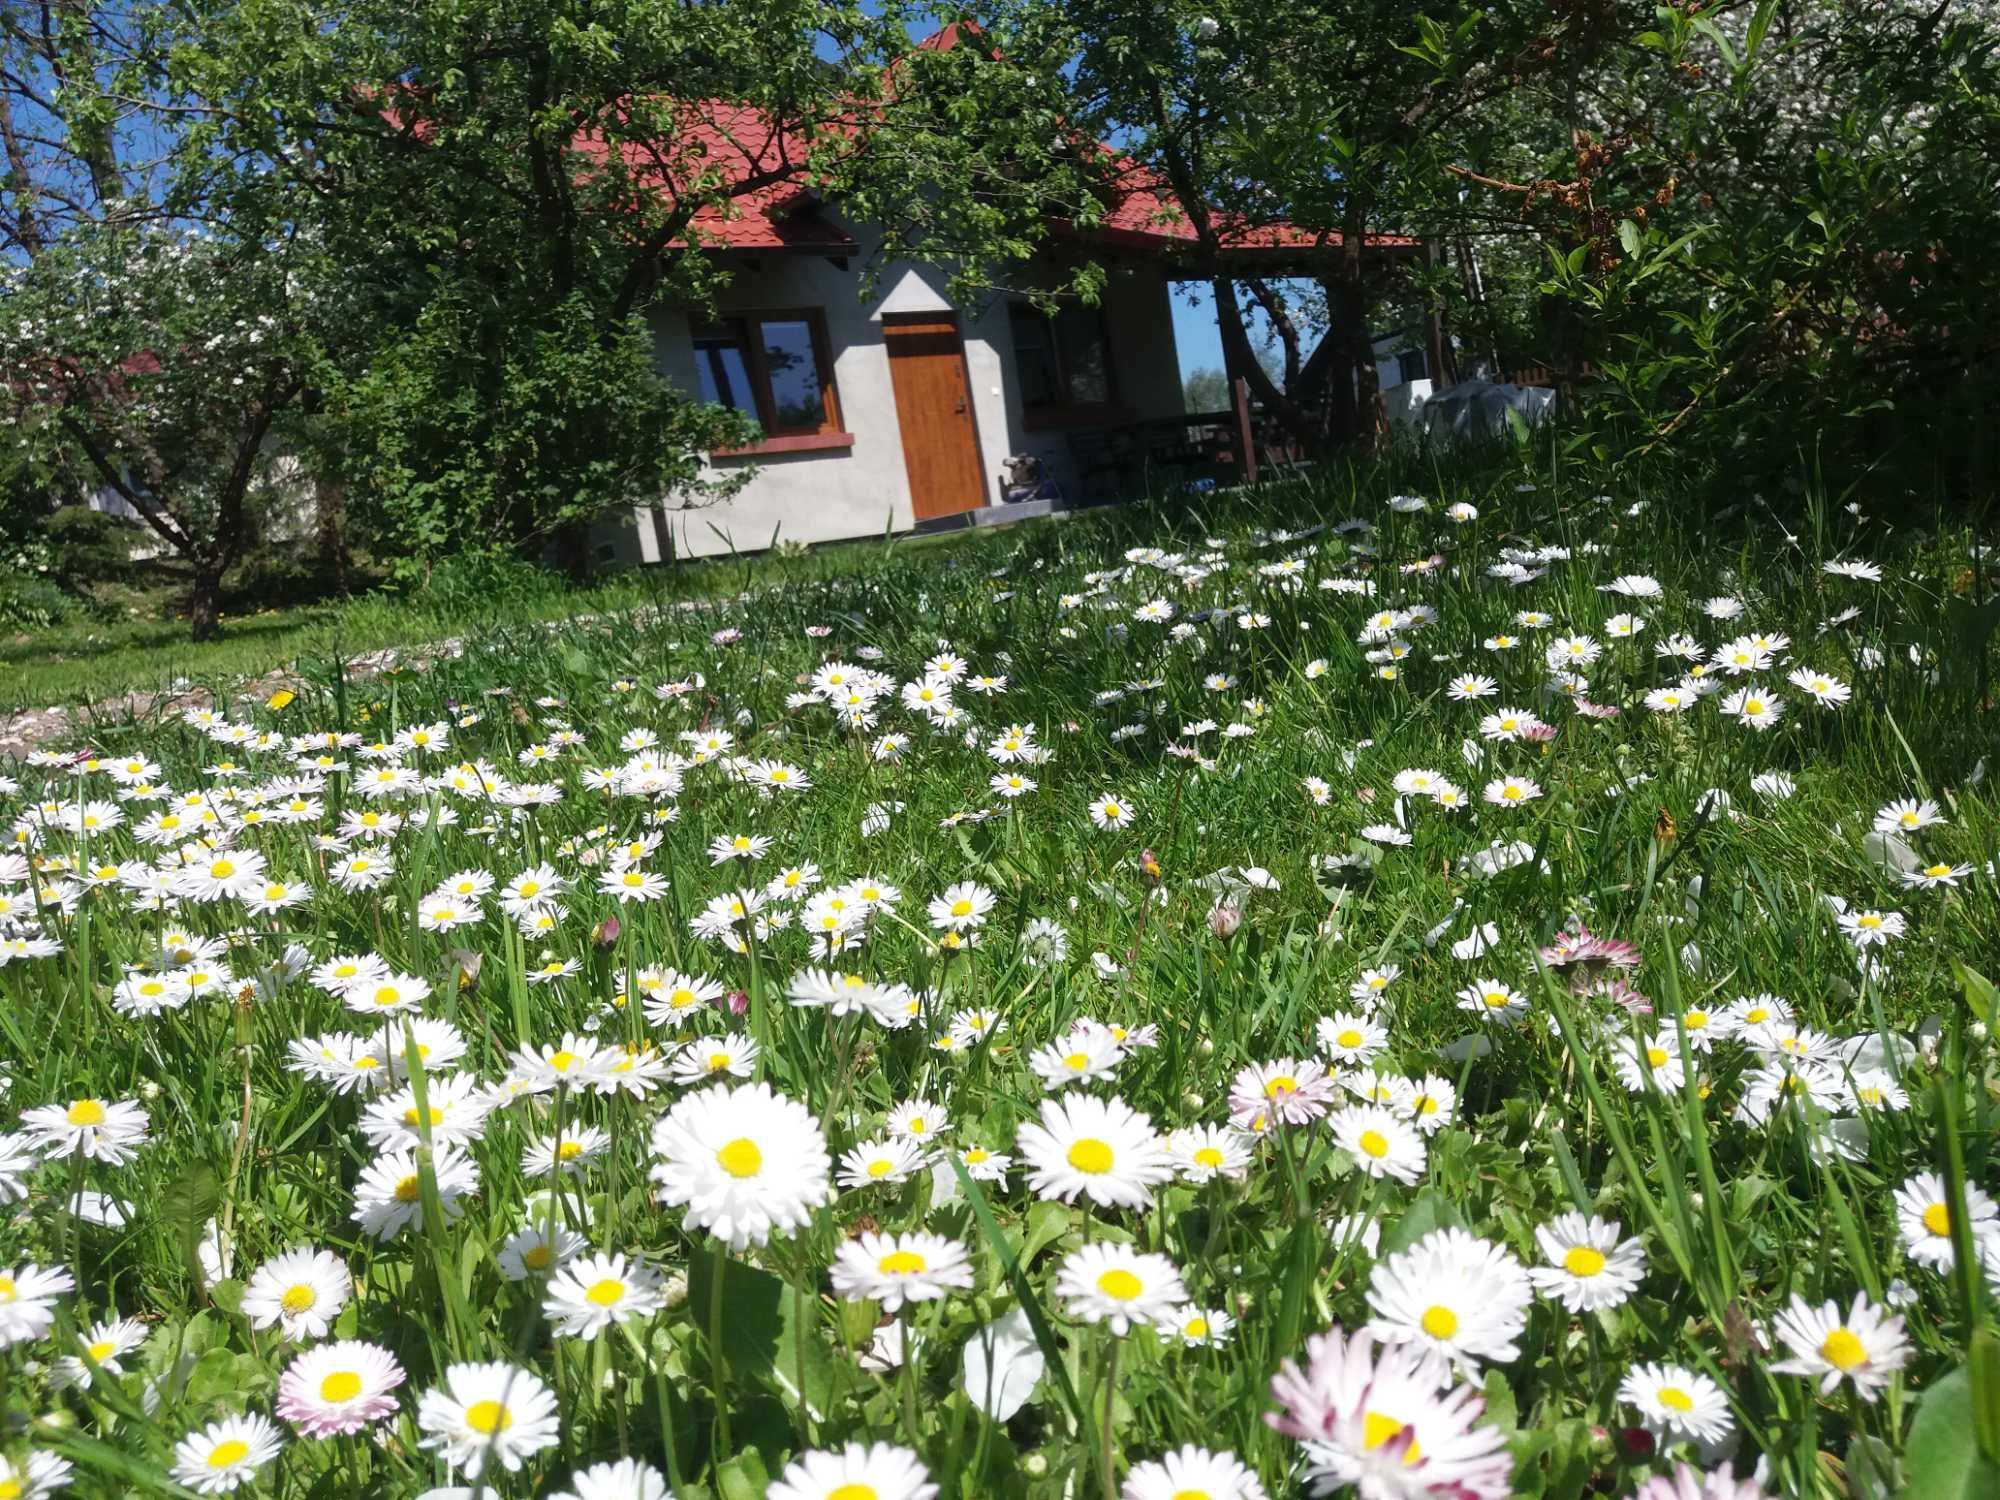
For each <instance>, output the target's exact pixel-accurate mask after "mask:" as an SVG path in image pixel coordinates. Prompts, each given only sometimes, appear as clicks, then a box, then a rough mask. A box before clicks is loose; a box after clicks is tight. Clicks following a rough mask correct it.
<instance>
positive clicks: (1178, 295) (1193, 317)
mask: <svg viewBox="0 0 2000 1500" xmlns="http://www.w3.org/2000/svg"><path fill="white" fill-rule="evenodd" d="M1189 293H1193V294H1194V297H1195V299H1196V300H1195V303H1194V305H1193V306H1190V305H1189V301H1188V296H1189ZM1174 348H1175V349H1176V350H1177V351H1178V352H1179V354H1180V357H1181V379H1182V380H1186V379H1187V378H1188V376H1189V375H1191V374H1193V373H1194V372H1195V371H1196V370H1204V369H1206V370H1219V369H1221V368H1222V332H1221V330H1220V329H1218V328H1217V327H1216V326H1215V303H1214V301H1213V299H1212V298H1210V296H1209V294H1208V288H1207V287H1205V286H1198V285H1196V284H1195V283H1193V282H1182V283H1180V284H1179V285H1178V286H1176V287H1175V288H1174Z"/></svg>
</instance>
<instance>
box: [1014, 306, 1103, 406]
mask: <svg viewBox="0 0 2000 1500" xmlns="http://www.w3.org/2000/svg"><path fill="white" fill-rule="evenodd" d="M1007 312H1008V320H1009V322H1010V323H1011V325H1012V328H1013V339H1014V370H1015V374H1016V377H1017V378H1018V380H1019V381H1020V384H1021V405H1022V407H1023V408H1024V409H1025V410H1027V411H1029V412H1035V411H1043V412H1047V411H1052V410H1058V409H1062V408H1071V409H1076V408H1091V407H1107V406H1110V405H1111V404H1112V399H1113V397H1114V395H1115V391H1114V388H1113V383H1112V379H1111V359H1110V341H1109V340H1108V339H1107V338H1106V337H1105V327H1104V311H1103V309H1102V308H1096V307H1085V306H1084V305H1083V304H1081V303H1065V304H1064V305H1063V306H1061V307H1059V308H1057V309H1056V311H1055V314H1054V315H1053V316H1050V315H1049V314H1046V313H1043V312H1041V311H1040V310H1039V309H1037V308H1035V307H1033V306H1031V305H1029V304H1028V303H1026V302H1016V303H1014V304H1012V305H1011V306H1010V307H1009V308H1008V310H1007Z"/></svg>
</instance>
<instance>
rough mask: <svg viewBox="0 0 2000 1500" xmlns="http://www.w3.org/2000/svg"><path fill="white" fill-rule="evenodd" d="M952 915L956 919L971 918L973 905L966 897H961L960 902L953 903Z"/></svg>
mask: <svg viewBox="0 0 2000 1500" xmlns="http://www.w3.org/2000/svg"><path fill="white" fill-rule="evenodd" d="M951 914H952V915H953V916H954V917H969V916H971V915H972V903H971V902H970V901H967V900H966V899H965V898H964V897H962V896H961V897H960V898H959V899H958V900H956V901H954V902H952V903H951Z"/></svg>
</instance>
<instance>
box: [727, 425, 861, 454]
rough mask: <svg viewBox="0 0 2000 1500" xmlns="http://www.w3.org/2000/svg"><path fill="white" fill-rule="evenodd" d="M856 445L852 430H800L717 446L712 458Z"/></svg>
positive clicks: (838, 448)
mask: <svg viewBox="0 0 2000 1500" xmlns="http://www.w3.org/2000/svg"><path fill="white" fill-rule="evenodd" d="M853 446H854V434H853V433H851V432H800V433H794V434H793V435H792V436H790V437H768V438H765V439H763V440H762V441H761V442H756V443H749V444H746V445H745V446H744V447H741V448H717V449H716V450H715V451H714V452H713V453H711V454H709V457H710V458H715V459H723V458H759V457H762V456H763V455H765V454H767V453H832V452H836V451H838V450H841V449H846V448H852V447H853Z"/></svg>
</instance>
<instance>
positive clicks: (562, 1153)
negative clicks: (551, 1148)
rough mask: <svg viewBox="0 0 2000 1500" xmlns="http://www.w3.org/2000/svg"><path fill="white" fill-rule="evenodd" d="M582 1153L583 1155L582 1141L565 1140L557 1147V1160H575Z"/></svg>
mask: <svg viewBox="0 0 2000 1500" xmlns="http://www.w3.org/2000/svg"><path fill="white" fill-rule="evenodd" d="M581 1155H583V1142H582V1141H564V1142H563V1143H562V1144H561V1145H560V1146H558V1147H556V1160H557V1161H575V1160H576V1159H577V1158H578V1157H579V1156H581Z"/></svg>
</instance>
